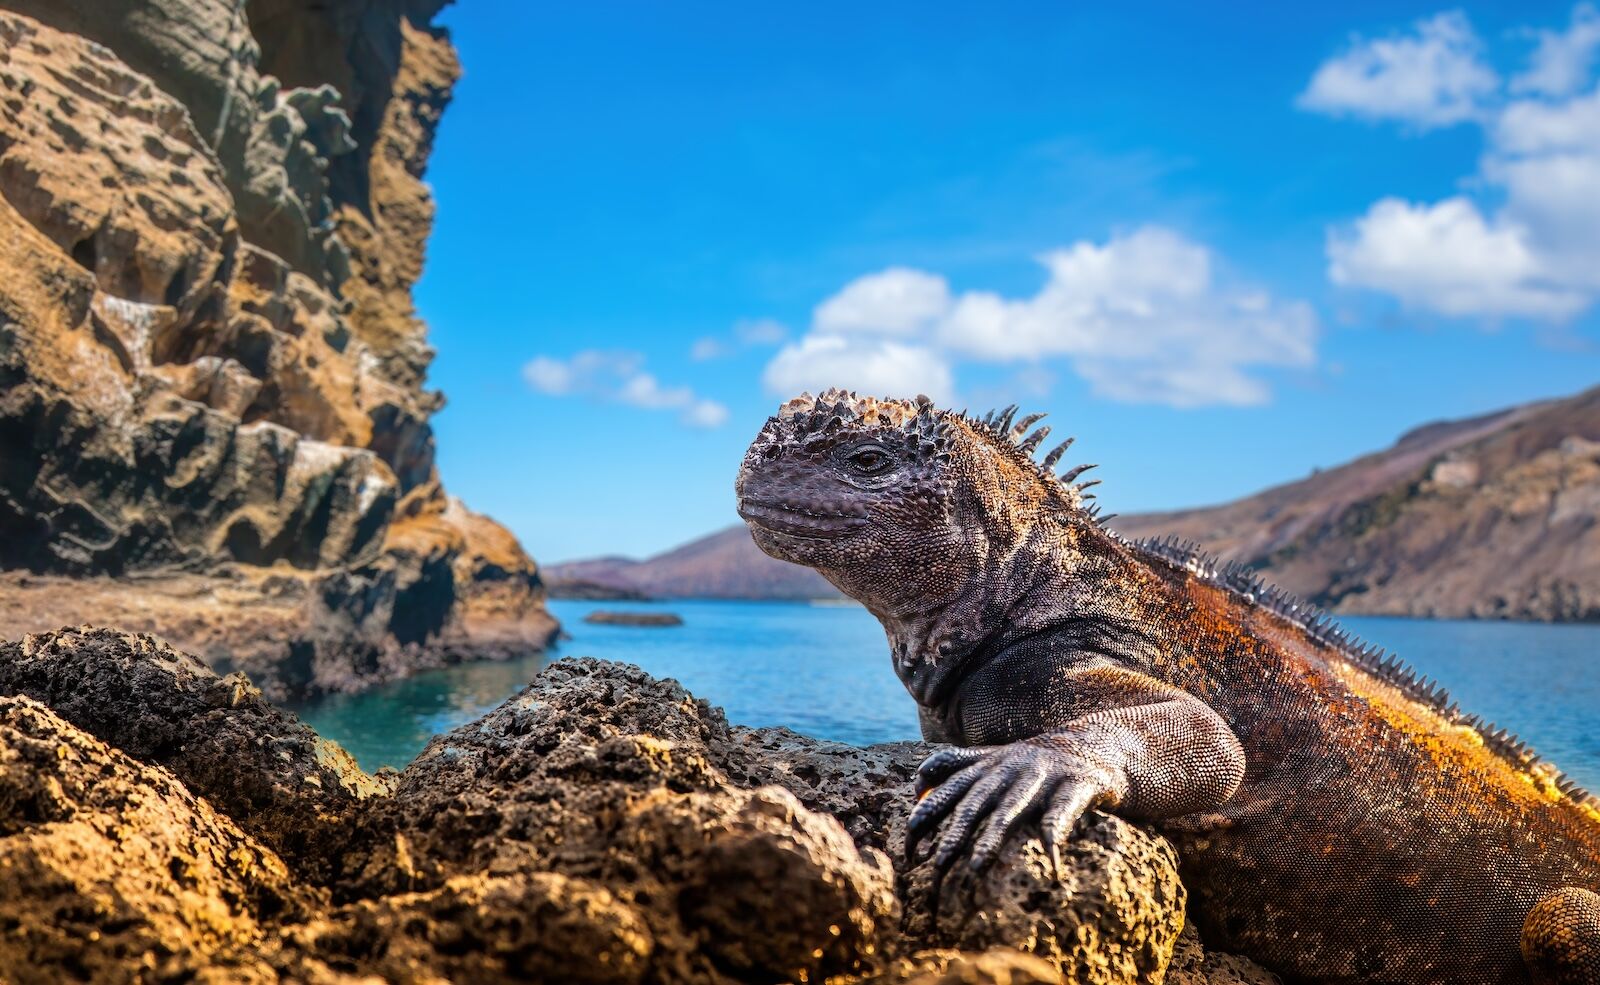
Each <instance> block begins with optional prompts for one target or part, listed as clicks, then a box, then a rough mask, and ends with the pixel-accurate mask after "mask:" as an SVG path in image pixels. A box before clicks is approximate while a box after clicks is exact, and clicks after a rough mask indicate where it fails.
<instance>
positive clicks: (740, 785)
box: [0, 630, 1275, 985]
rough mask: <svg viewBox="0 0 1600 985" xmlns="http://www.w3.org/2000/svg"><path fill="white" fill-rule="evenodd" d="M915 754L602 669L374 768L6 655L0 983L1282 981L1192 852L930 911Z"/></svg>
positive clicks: (111, 640)
mask: <svg viewBox="0 0 1600 985" xmlns="http://www.w3.org/2000/svg"><path fill="white" fill-rule="evenodd" d="M924 753H925V750H924V749H923V748H922V747H920V746H919V745H916V744H911V743H903V744H898V745H888V746H876V747H871V748H867V749H858V748H854V747H850V746H843V745H838V744H834V743H826V742H818V741H816V740H812V739H807V738H805V737H803V736H799V735H796V734H794V733H791V732H788V731H785V730H781V729H780V730H773V729H744V728H735V727H730V726H729V725H728V724H727V722H726V720H725V719H724V718H723V716H722V714H721V712H720V711H719V710H717V709H715V708H712V707H710V706H708V705H707V704H706V703H705V702H703V701H698V700H696V699H695V698H694V697H693V696H692V695H690V694H689V693H687V692H686V691H684V689H683V688H682V687H680V686H678V685H677V684H676V683H675V682H672V681H662V680H656V679H654V678H651V677H649V676H648V675H646V674H644V673H643V672H642V671H640V670H638V669H637V668H634V667H630V666H627V665H623V664H613V663H603V662H599V661H594V660H582V661H570V660H564V661H560V662H557V663H555V664H553V665H552V666H551V667H549V668H548V669H547V670H546V671H544V672H543V673H542V674H541V675H540V676H539V677H538V678H536V679H535V680H534V681H533V683H532V684H530V685H529V687H528V688H527V689H526V690H524V691H523V692H522V693H521V694H519V695H517V696H516V697H514V698H512V699H511V700H509V701H507V702H506V703H505V704H504V705H502V706H501V707H500V708H499V709H497V710H495V711H494V712H492V713H490V714H489V715H487V716H485V717H484V718H483V719H481V720H479V721H477V722H474V723H472V724H470V725H466V726H463V727H461V728H458V729H456V730H455V731H453V732H450V733H447V734H445V735H441V736H438V737H437V738H435V739H434V741H433V742H432V743H431V744H430V745H429V746H428V748H427V749H426V750H425V751H424V752H423V753H422V755H421V756H420V757H418V759H417V760H416V762H414V763H413V764H412V765H410V766H409V767H407V768H406V770H405V771H404V772H401V773H399V774H393V773H388V774H385V775H382V776H380V777H369V776H367V775H365V774H363V773H362V772H361V771H360V770H359V769H358V768H356V766H355V765H354V763H353V762H352V761H351V760H350V759H349V757H348V756H345V755H344V754H343V753H342V751H341V750H339V749H338V747H337V746H333V745H331V744H329V743H326V742H324V741H322V740H321V739H319V738H318V737H317V736H316V735H315V733H313V732H311V731H310V730H309V729H307V728H306V727H305V726H304V725H302V724H300V723H299V722H298V721H296V720H295V719H294V718H293V716H290V715H287V714H284V713H283V712H280V711H278V710H277V709H275V708H274V707H272V706H271V705H270V704H268V703H267V702H266V701H264V700H263V699H262V698H261V696H260V694H259V693H258V692H256V691H255V690H254V689H253V688H251V687H250V685H249V683H248V681H246V680H245V679H244V678H242V677H239V676H237V675H234V676H229V677H218V676H217V675H216V674H215V673H213V672H212V671H211V670H209V669H208V668H207V667H206V666H205V665H204V664H202V663H201V662H199V661H197V660H195V659H194V658H192V657H189V656H187V655H185V654H182V653H179V652H177V651H174V650H172V649H170V648H169V647H167V646H165V645H164V644H161V643H159V642H158V641H156V640H153V639H151V638H150V637H147V636H134V635H128V634H122V633H116V632H110V631H104V630H95V631H88V630H85V631H81V632H61V633H52V634H45V635H39V636H30V637H28V638H26V639H24V640H23V641H22V642H20V643H11V644H4V645H0V926H5V927H9V928H12V930H10V931H9V932H7V933H6V934H3V935H0V968H4V969H5V970H6V972H7V974H8V975H9V976H11V978H10V980H12V981H15V982H17V983H18V985H33V983H47V982H60V981H78V980H84V979H92V980H94V981H100V982H126V981H147V980H158V979H159V980H196V981H218V982H220V981H246V982H256V981H258V982H272V981H296V982H328V983H336V982H337V983H343V982H351V983H354V982H357V981H371V980H373V979H372V977H370V976H378V977H379V978H381V979H383V980H387V981H395V982H443V981H461V982H466V981H472V982H498V981H550V982H556V981H560V982H579V983H589V982H593V983H601V982H618V983H711V985H725V983H736V982H749V983H758V982H762V983H764V982H780V981H789V982H806V981H814V982H821V981H829V982H834V983H838V985H848V983H878V985H889V983H913V982H914V983H918V985H936V983H949V985H956V983H973V985H981V983H993V985H1003V983H1011V985H1023V983H1057V982H1074V983H1097V985H1100V983H1103V985H1109V983H1127V985H1132V983H1135V982H1139V983H1156V985H1159V983H1160V982H1162V981H1163V980H1164V981H1166V982H1168V983H1171V985H1264V983H1268V982H1272V981H1275V979H1273V978H1272V976H1271V975H1269V974H1268V973H1267V972H1266V971H1264V970H1262V969H1261V968H1259V967H1257V966H1255V965H1253V964H1251V963H1250V962H1248V961H1247V960H1245V959H1243V958H1239V957H1235V956H1229V955H1220V954H1212V953H1208V952H1207V951H1206V950H1205V948H1204V946H1203V944H1202V943H1201V941H1200V939H1199V938H1198V937H1197V936H1196V935H1195V933H1194V931H1193V930H1192V929H1190V928H1189V927H1188V926H1187V925H1186V920H1185V906H1186V897H1185V893H1184V889H1183V886H1182V884H1181V882H1179V880H1178V876H1177V869H1176V858H1175V855H1174V853H1173V849H1172V848H1171V847H1170V846H1169V845H1168V844H1167V843H1166V842H1165V841H1164V840H1162V839H1161V838H1159V837H1157V836H1155V835H1152V834H1150V833H1148V832H1146V831H1145V830H1143V829H1141V828H1138V827H1135V826H1133V825H1129V824H1127V823H1124V822H1122V821H1120V820H1117V819H1116V818H1113V817H1110V816H1105V815H1098V814H1095V815H1091V816H1090V817H1089V819H1088V820H1087V821H1086V822H1085V823H1084V824H1083V825H1081V826H1080V828H1079V830H1078V832H1077V833H1076V835H1075V837H1074V839H1073V843H1072V848H1071V851H1070V852H1069V853H1068V854H1067V857H1066V858H1065V859H1064V861H1063V865H1062V867H1061V870H1060V871H1059V872H1052V871H1051V870H1050V868H1049V866H1048V865H1047V863H1046V861H1045V856H1044V853H1043V851H1042V849H1041V847H1040V846H1039V844H1038V842H1037V840H1036V839H1034V838H1031V837H1028V836H1027V835H1026V834H1019V835H1018V836H1017V837H1016V838H1015V839H1014V840H1013V842H1012V844H1011V846H1010V847H1009V848H1008V850H1007V851H1006V853H1005V861H1003V862H1002V863H1000V865H999V867H998V868H996V869H995V870H993V871H992V872H991V873H990V874H988V875H987V876H985V877H983V878H981V879H974V878H972V877H970V876H968V875H965V874H964V873H963V874H962V875H960V876H952V877H951V879H950V880H948V881H947V883H946V885H945V887H944V891H943V893H942V894H940V896H939V897H938V901H937V904H936V901H935V899H934V898H933V896H932V894H931V892H930V886H929V878H928V872H927V871H926V869H925V867H923V866H907V865H905V864H904V863H903V862H902V861H901V851H900V849H901V844H902V838H903V832H904V817H905V815H906V813H907V810H908V809H909V807H910V797H911V791H910V777H911V774H912V771H913V770H914V768H915V765H916V763H917V762H918V761H919V759H920V758H921V756H922V755H923V754H924Z"/></svg>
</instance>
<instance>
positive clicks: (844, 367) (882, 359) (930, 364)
mask: <svg viewBox="0 0 1600 985" xmlns="http://www.w3.org/2000/svg"><path fill="white" fill-rule="evenodd" d="M762 382H763V383H765V384H766V387H767V389H768V390H769V391H770V392H772V393H776V394H781V395H785V396H787V395H790V394H795V393H799V392H800V391H802V390H810V391H811V392H813V393H816V392H818V391H821V390H825V389H827V388H828V387H831V386H839V387H845V388H846V389H850V390H858V391H860V392H862V393H872V394H878V395H883V396H901V397H910V396H915V395H916V394H919V393H924V394H927V395H928V396H929V397H932V398H933V399H934V400H937V401H940V402H941V403H949V402H950V401H951V400H953V399H954V396H955V382H954V378H953V375H952V373H951V369H950V363H949V361H948V360H947V359H945V357H944V356H942V355H941V354H939V353H938V352H935V351H934V350H933V349H932V348H931V347H929V346H926V345H911V344H907V343H904V342H897V341H893V340H889V339H882V338H863V337H860V336H855V337H846V336H842V335H820V334H813V335H807V336H806V337H805V338H802V339H801V340H800V341H799V342H792V343H790V344H789V345H786V346H784V347H783V348H782V349H780V350H779V351H778V354H777V355H776V356H774V357H773V358H772V361H771V362H769V363H768V364H767V369H766V372H765V373H764V374H762Z"/></svg>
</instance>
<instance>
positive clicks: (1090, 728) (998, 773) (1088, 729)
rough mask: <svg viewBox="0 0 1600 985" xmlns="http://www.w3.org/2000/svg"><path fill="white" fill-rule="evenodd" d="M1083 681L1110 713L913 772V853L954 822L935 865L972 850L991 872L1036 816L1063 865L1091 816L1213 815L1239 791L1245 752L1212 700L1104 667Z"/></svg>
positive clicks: (1088, 715)
mask: <svg viewBox="0 0 1600 985" xmlns="http://www.w3.org/2000/svg"><path fill="white" fill-rule="evenodd" d="M1081 683H1083V684H1084V685H1085V686H1086V689H1087V690H1088V691H1090V692H1091V695H1089V696H1090V697H1099V698H1102V699H1104V700H1105V702H1106V703H1108V704H1109V706H1107V704H1100V707H1099V708H1098V709H1097V710H1093V711H1086V712H1085V713H1083V714H1080V715H1077V716H1076V717H1071V718H1069V719H1067V720H1066V721H1064V722H1062V723H1061V724H1060V725H1058V726H1057V727H1055V728H1052V729H1050V730H1049V731H1045V732H1042V733H1041V734H1039V735H1036V736H1033V737H1031V738H1025V739H1020V740H1018V741H1014V742H1009V743H1006V744H1004V745H987V746H972V747H969V748H964V749H960V748H958V749H945V750H942V751H940V752H937V753H934V754H933V755H932V756H930V757H928V759H927V760H926V761H925V762H924V763H923V764H922V766H921V768H919V769H918V771H917V793H918V796H919V799H920V802H919V803H918V805H917V807H916V809H915V810H914V811H913V812H912V814H911V819H910V821H909V822H908V823H907V828H906V853H907V855H908V856H911V857H914V853H915V852H916V849H917V846H918V845H919V844H921V842H922V841H923V840H924V839H925V838H926V837H928V836H929V835H930V834H931V833H932V831H933V829H934V828H935V827H937V826H938V824H939V822H940V820H942V819H944V818H946V817H948V818H949V823H948V824H947V825H946V827H945V830H944V833H943V834H942V835H941V836H940V837H939V840H938V844H937V848H936V850H935V853H934V859H935V865H936V866H937V867H938V868H939V869H940V870H943V869H945V868H947V867H948V866H949V865H950V863H951V862H953V861H954V860H955V858H956V857H957V856H958V855H959V854H960V853H961V852H962V851H963V850H964V849H965V848H967V846H968V845H969V844H970V845H971V865H972V867H973V868H974V869H983V868H985V867H986V866H988V865H989V864H990V863H991V862H993V861H994V858H995V855H996V854H997V853H998V852H999V850H1000V847H1001V846H1002V845H1003V844H1004V843H1005V840H1006V836H1007V835H1009V834H1010V833H1011V831H1012V829H1013V828H1015V827H1016V826H1017V824H1018V823H1019V822H1020V821H1022V820H1023V819H1024V818H1026V817H1029V816H1034V815H1038V816H1040V818H1041V820H1040V834H1041V836H1042V838H1043V840H1044V843H1045V847H1046V849H1047V850H1048V851H1049V852H1050V856H1051V859H1052V861H1054V862H1059V852H1060V846H1061V844H1062V842H1064V841H1065V839H1066V837H1067V835H1068V834H1070V833H1071V831H1072V827H1073V825H1074V824H1075V823H1076V822H1077V820H1078V818H1079V817H1081V816H1082V815H1083V813H1084V812H1085V811H1087V810H1089V809H1090V808H1103V809H1106V810H1111V811H1115V812H1116V813H1118V814H1120V815H1122V816H1124V817H1129V818H1137V819H1151V820H1153V819H1159V818H1168V817H1178V816H1181V815H1184V814H1193V813H1196V812H1198V811H1205V810H1212V809H1215V808H1217V807H1219V806H1221V805H1222V803H1223V802H1224V801H1226V800H1227V799H1228V798H1229V797H1231V796H1233V793H1234V791H1235V790H1237V789H1238V786H1239V782H1240V781H1241V780H1242V779H1243V777H1244V765H1245V757H1244V749H1243V748H1242V747H1241V746H1240V744H1239V740H1238V738H1237V737H1236V736H1235V735H1234V734H1233V730H1232V729H1230V728H1229V727H1228V725H1227V723H1226V722H1224V721H1223V720H1222V718H1221V717H1220V716H1218V715H1217V713H1216V712H1215V711H1213V710H1212V709H1211V708H1210V707H1209V706H1207V705H1206V704H1205V703H1204V702H1202V701H1200V700H1199V699H1197V698H1195V697H1193V696H1192V695H1190V694H1188V693H1187V692H1184V691H1181V690H1178V689H1176V688H1173V687H1170V686H1168V685H1166V684H1163V683H1161V682H1160V681H1156V680H1154V679H1152V678H1148V677H1145V676H1144V675H1141V674H1137V673H1133V672H1131V671H1122V670H1115V671H1108V670H1105V669H1097V670H1096V671H1093V672H1088V673H1086V675H1085V679H1084V680H1083V681H1082V682H1081ZM1075 697H1077V698H1079V699H1081V698H1083V697H1085V695H1083V694H1081V693H1080V694H1078V695H1075ZM1111 702H1114V703H1111ZM1097 703H1099V702H1097ZM1073 704H1075V705H1080V706H1081V704H1080V701H1074V702H1073ZM985 819H987V822H988V823H987V824H986V825H984V827H983V831H982V834H978V829H979V826H980V824H983V822H984V821H985ZM974 838H976V840H975V841H974Z"/></svg>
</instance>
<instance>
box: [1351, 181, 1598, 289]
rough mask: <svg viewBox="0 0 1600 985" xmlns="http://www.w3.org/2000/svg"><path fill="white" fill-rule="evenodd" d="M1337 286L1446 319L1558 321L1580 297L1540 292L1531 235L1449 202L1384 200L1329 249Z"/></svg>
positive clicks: (1462, 202)
mask: <svg viewBox="0 0 1600 985" xmlns="http://www.w3.org/2000/svg"><path fill="white" fill-rule="evenodd" d="M1328 260H1329V265H1328V274H1329V277H1330V278H1332V280H1333V282H1334V283H1335V284H1341V285H1347V286H1353V287H1367V288H1372V289H1374V290H1379V291H1385V292H1387V293H1389V294H1393V295H1394V296H1395V297H1397V298H1399V299H1400V300H1401V301H1402V302H1404V303H1406V304H1409V305H1412V306H1413V307H1420V308H1431V309H1433V310H1434V311H1438V312H1441V313H1442V314H1446V315H1458V316H1459V315H1492V316H1499V315H1531V316H1535V317H1543V318H1549V317H1561V316H1565V315H1570V314H1572V313H1573V312H1574V311H1576V310H1578V309H1579V308H1581V307H1583V304H1584V299H1583V297H1582V295H1578V294H1575V293H1573V292H1571V291H1565V290H1562V289H1560V288H1559V287H1547V286H1542V285H1541V284H1540V283H1539V280H1538V265H1539V264H1538V260H1537V258H1536V257H1535V255H1534V252H1533V250H1532V249H1531V248H1530V246H1529V245H1528V241H1527V232H1526V230H1524V229H1522V228H1520V227H1517V226H1513V225H1510V224H1508V223H1490V222H1489V221H1487V220H1485V219H1484V217H1483V215H1482V213H1480V212H1479V211H1478V208H1477V206H1476V205H1474V204H1473V203H1471V202H1470V201H1468V200H1466V199H1464V198H1459V197H1457V198H1448V199H1445V200H1444V201H1442V202H1439V203H1437V204H1435V205H1425V204H1416V205H1413V204H1412V203H1409V202H1403V201H1401V200H1399V199H1396V198H1386V199H1383V200H1382V201H1380V202H1378V203H1377V204H1375V205H1373V206H1372V208H1371V209H1369V210H1368V211H1367V214H1366V215H1364V216H1362V217H1361V218H1360V219H1358V220H1356V222H1355V225H1354V229H1353V231H1352V232H1350V233H1334V234H1332V235H1331V236H1330V237H1329V242H1328Z"/></svg>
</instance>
